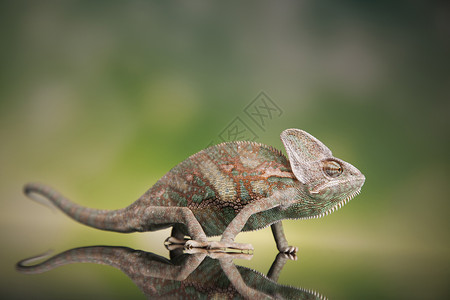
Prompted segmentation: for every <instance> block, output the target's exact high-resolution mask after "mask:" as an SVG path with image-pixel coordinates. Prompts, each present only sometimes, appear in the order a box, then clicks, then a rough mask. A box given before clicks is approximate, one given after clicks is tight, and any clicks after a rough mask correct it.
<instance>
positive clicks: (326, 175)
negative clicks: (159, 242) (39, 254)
mask: <svg viewBox="0 0 450 300" xmlns="http://www.w3.org/2000/svg"><path fill="white" fill-rule="evenodd" d="M281 140H282V141H283V144H284V146H285V148H286V151H287V154H288V157H289V161H288V160H287V159H286V157H285V156H284V155H283V154H282V153H281V152H280V151H279V150H276V149H274V148H272V147H270V146H266V145H263V144H259V143H254V142H229V143H222V144H219V145H216V146H212V147H209V148H207V149H205V150H202V151H200V152H198V153H196V154H194V155H192V156H190V157H189V158H188V159H186V160H185V161H183V162H181V163H180V164H178V165H177V166H175V167H174V168H173V169H172V170H170V171H169V172H168V173H167V174H166V175H164V176H163V177H162V178H161V179H160V180H159V181H158V182H156V184H155V185H154V186H153V187H151V188H150V189H149V190H148V191H147V192H146V193H145V194H144V195H142V196H141V197H140V198H139V199H138V200H137V201H136V202H134V203H133V204H131V205H130V206H128V207H126V208H123V209H119V210H97V209H91V208H86V207H82V206H79V205H77V204H74V203H72V202H70V201H69V200H67V199H66V198H65V197H63V196H62V195H60V194H59V193H58V192H56V191H54V190H52V189H50V188H48V187H46V186H43V185H40V184H27V185H25V193H26V194H28V195H30V196H34V193H37V194H40V195H43V196H45V197H47V198H48V199H49V200H50V201H51V202H53V203H54V204H55V205H56V206H57V207H58V208H60V209H61V210H62V211H63V212H64V213H66V214H67V215H68V216H70V217H72V218H73V219H75V220H77V221H78V222H80V223H83V224H86V225H89V226H92V227H95V228H99V229H103V230H111V231H118V232H133V231H154V230H158V229H162V228H167V227H173V229H172V234H171V237H169V238H168V239H167V241H168V242H169V243H173V244H185V247H186V248H192V247H207V248H227V247H228V248H235V249H241V250H245V249H253V248H252V246H251V245H249V244H238V243H234V238H235V236H236V235H237V234H238V233H239V232H240V231H247V230H256V229H260V228H264V227H266V226H268V225H272V231H273V235H274V237H275V241H276V244H277V248H278V250H279V251H281V252H288V253H293V252H297V248H296V247H292V246H288V243H287V241H286V238H285V236H284V233H283V227H282V225H281V220H283V219H308V218H316V217H322V216H324V215H327V214H329V213H331V212H333V211H334V210H336V209H338V208H340V207H341V206H343V205H344V204H345V203H347V201H349V200H350V199H351V198H353V197H354V196H355V195H357V194H358V193H359V191H360V190H361V187H362V185H363V184H364V180H365V177H364V175H362V174H361V172H360V171H359V170H358V169H356V168H355V167H353V166H352V165H350V164H349V163H347V162H344V161H342V160H340V159H337V158H335V157H333V156H332V154H331V151H330V150H329V149H328V148H327V147H326V146H325V145H324V144H322V143H321V142H320V141H319V140H317V139H316V138H314V137H313V136H311V135H310V134H308V133H306V132H304V131H302V130H298V129H287V130H285V131H283V132H282V133H281ZM33 198H34V197H33ZM185 235H188V236H190V237H191V240H187V241H185V240H184V236H185ZM214 235H222V238H221V240H220V241H219V242H217V241H216V242H209V241H208V240H207V237H208V236H214Z"/></svg>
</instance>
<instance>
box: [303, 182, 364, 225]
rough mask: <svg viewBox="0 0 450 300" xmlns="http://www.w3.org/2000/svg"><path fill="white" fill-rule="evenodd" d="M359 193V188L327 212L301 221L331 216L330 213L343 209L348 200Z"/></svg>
mask: <svg viewBox="0 0 450 300" xmlns="http://www.w3.org/2000/svg"><path fill="white" fill-rule="evenodd" d="M360 192H361V188H360V189H358V190H356V191H354V192H353V193H351V194H350V195H348V196H347V197H346V198H345V199H343V200H341V201H339V202H338V203H337V204H335V205H334V206H333V207H332V208H330V209H329V210H327V211H325V212H323V213H320V214H317V215H313V216H309V217H304V218H302V219H303V220H307V219H319V218H322V217H325V216H328V215H329V214H331V213H332V212H334V211H336V210H338V209H339V208H341V207H343V206H344V205H345V204H347V203H348V202H349V201H350V200H352V199H353V198H355V197H356V196H358V195H359V193H360Z"/></svg>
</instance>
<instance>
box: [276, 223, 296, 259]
mask: <svg viewBox="0 0 450 300" xmlns="http://www.w3.org/2000/svg"><path fill="white" fill-rule="evenodd" d="M270 228H271V229H272V233H273V237H274V238H275V243H276V244H277V249H278V251H280V252H282V253H297V251H298V248H297V247H294V246H288V242H287V240H286V236H285V235H284V230H283V224H282V223H281V221H279V222H277V223H274V224H272V225H271V226H270Z"/></svg>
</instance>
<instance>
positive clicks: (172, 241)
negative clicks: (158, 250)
mask: <svg viewBox="0 0 450 300" xmlns="http://www.w3.org/2000/svg"><path fill="white" fill-rule="evenodd" d="M186 241H187V240H186V239H182V240H180V239H177V238H175V237H173V236H169V237H168V238H167V239H166V240H165V241H164V245H168V244H175V245H184V244H185V243H186Z"/></svg>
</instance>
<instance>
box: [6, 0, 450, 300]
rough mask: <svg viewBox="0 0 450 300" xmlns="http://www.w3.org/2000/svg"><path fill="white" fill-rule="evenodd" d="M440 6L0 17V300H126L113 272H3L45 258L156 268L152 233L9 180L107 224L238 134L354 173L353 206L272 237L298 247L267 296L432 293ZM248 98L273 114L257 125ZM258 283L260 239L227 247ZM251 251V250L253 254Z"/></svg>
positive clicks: (269, 250)
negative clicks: (287, 138) (123, 250)
mask: <svg viewBox="0 0 450 300" xmlns="http://www.w3.org/2000/svg"><path fill="white" fill-rule="evenodd" d="M449 8H450V7H449V5H448V2H444V1H428V2H425V1H376V2H369V1H350V0H345V1H311V0H305V1H257V2H256V1H255V2H246V3H239V4H237V5H235V4H233V3H231V2H228V1H227V2H219V1H210V2H207V1H170V2H169V1H167V2H166V1H64V2H63V1H1V3H0V32H1V47H0V62H1V65H0V67H1V68H0V70H1V71H0V141H1V142H0V197H1V198H0V199H1V200H0V201H1V202H0V204H1V210H0V224H1V231H0V234H1V236H0V237H1V241H2V247H1V250H0V251H1V252H0V258H1V259H0V264H1V269H2V275H1V276H2V278H1V281H0V282H1V283H0V284H1V286H0V291H1V293H2V294H3V296H6V297H7V298H23V297H30V296H34V298H39V297H45V298H47V299H48V298H66V299H68V298H69V299H70V298H80V297H83V296H86V297H87V296H96V297H98V298H101V297H105V298H106V297H108V298H110V299H119V298H123V297H125V296H133V297H142V295H141V294H140V292H139V290H138V289H137V288H136V287H135V286H134V285H133V283H132V282H131V281H130V280H128V279H127V278H126V277H125V275H123V274H122V273H121V272H120V271H117V270H113V269H112V268H108V267H102V266H93V265H81V266H79V265H73V266H70V267H64V268H60V269H56V270H54V271H52V272H48V273H45V274H42V275H35V276H31V275H28V276H26V275H21V274H18V273H16V272H15V271H14V264H15V263H16V262H17V261H18V260H20V259H23V258H25V257H29V256H33V255H35V254H38V253H41V252H44V251H46V250H47V249H49V248H52V249H54V250H55V251H56V252H59V251H63V250H67V249H69V248H72V247H79V246H88V245H99V244H106V245H119V246H128V247H132V248H137V249H143V250H147V251H153V252H156V253H157V254H160V255H164V256H167V252H166V250H165V249H164V248H163V245H162V243H163V241H164V239H165V238H166V237H167V236H168V235H169V231H161V232H154V233H144V234H131V235H123V234H122V235H121V234H117V233H109V232H102V231H98V230H94V229H90V228H87V227H84V226H82V225H79V224H77V223H75V222H73V221H71V220H69V219H68V218H66V217H65V216H64V215H62V214H60V213H52V212H51V211H50V210H49V209H47V208H45V207H43V206H40V205H38V204H36V203H33V202H31V201H30V200H29V199H27V198H26V197H25V196H24V195H23V194H22V186H23V184H24V183H26V182H28V181H40V182H44V183H47V184H50V185H52V186H53V187H55V188H57V189H58V190H60V191H61V192H62V193H63V194H65V195H67V196H68V197H69V198H71V199H73V200H74V201H76V202H78V203H81V204H83V205H87V206H90V207H96V208H111V209H115V208H121V207H124V206H126V205H128V204H129V203H131V202H132V201H134V200H135V199H137V198H138V197H139V196H140V195H141V194H142V193H144V192H145V191H146V189H147V188H149V187H150V186H151V185H152V184H154V183H155V182H156V181H157V180H158V179H159V178H160V177H161V176H163V175H164V174H165V173H166V172H167V171H168V170H169V169H170V168H172V167H173V166H174V165H176V164H177V163H179V162H180V161H182V160H184V159H185V158H187V157H188V156H189V155H191V154H193V153H195V152H197V151H199V150H201V149H202V148H205V147H206V146H207V145H208V144H209V143H210V142H211V141H213V142H216V141H218V139H219V137H220V134H221V133H222V132H223V131H224V130H226V129H227V128H229V125H230V123H231V122H232V121H233V120H234V119H235V118H236V117H239V118H241V120H242V121H243V122H244V123H245V124H246V125H247V126H248V127H250V128H251V129H252V130H253V132H254V133H255V134H256V135H257V140H258V141H259V142H262V143H265V144H269V145H273V146H275V147H277V148H280V149H282V143H281V141H280V140H279V134H280V132H281V131H282V130H284V129H286V128H291V127H294V128H301V129H304V130H306V131H308V132H310V133H311V134H313V135H314V136H316V137H317V138H319V139H320V140H321V141H323V142H324V143H325V144H326V145H327V146H329V148H330V149H331V150H332V151H333V154H334V155H335V156H337V157H339V158H342V159H344V160H346V161H348V162H350V163H352V164H354V165H355V166H356V167H358V168H359V169H360V170H361V171H362V172H363V173H364V174H365V175H366V178H367V180H366V184H365V186H364V187H363V190H362V193H361V195H360V196H358V197H357V198H355V199H354V200H353V201H351V202H350V203H349V204H348V205H346V206H345V208H344V209H342V210H339V211H338V212H336V213H334V214H332V215H331V216H327V217H325V218H323V219H319V220H311V221H288V222H286V223H285V230H286V235H287V237H288V239H289V241H290V243H291V244H294V245H296V246H299V247H300V250H299V260H298V261H296V262H294V261H291V262H288V264H287V265H286V267H285V269H284V270H283V272H282V275H281V278H280V283H283V284H290V285H294V286H301V287H305V288H308V289H313V290H316V291H317V292H319V293H321V294H323V295H325V296H327V297H328V298H330V299H399V298H408V299H442V298H448V296H449V295H450V288H449V283H450V282H449V279H450V253H449V250H450V238H449V228H450V222H449V209H450V202H449V200H450V199H449V196H448V193H447V190H448V188H449V179H450V175H449V172H448V170H449V167H450V165H449V158H448V154H449V146H450V145H449V144H450V143H449V137H450V132H449V131H450V124H449V123H450V121H449V120H450V118H449V112H450V101H449V98H450V97H449V96H450V9H449ZM260 91H264V92H266V93H267V95H268V96H269V97H270V98H271V99H272V101H273V102H274V103H276V105H277V106H278V107H279V108H280V109H281V110H282V113H281V115H278V114H277V115H275V114H274V115H272V116H271V118H267V119H266V123H265V125H264V127H263V128H260V127H258V126H257V125H256V124H255V123H254V122H253V121H252V120H251V119H250V118H249V117H248V115H246V114H245V111H244V110H245V108H246V107H247V106H248V105H249V104H251V103H252V101H253V100H254V99H255V97H257V95H258V94H259V93H260ZM237 240H238V241H240V242H244V241H245V242H249V243H252V244H253V245H254V246H255V248H256V251H255V255H254V258H253V259H252V260H251V261H236V263H237V264H241V265H246V266H249V267H251V268H254V269H256V270H258V271H261V272H263V273H265V272H267V270H268V268H269V267H270V264H271V262H272V259H273V258H274V257H275V254H276V248H275V245H274V242H273V241H272V237H271V232H270V229H265V230H261V231H258V232H252V233H244V234H240V235H239V236H238V239H237ZM269 241H270V242H269Z"/></svg>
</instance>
